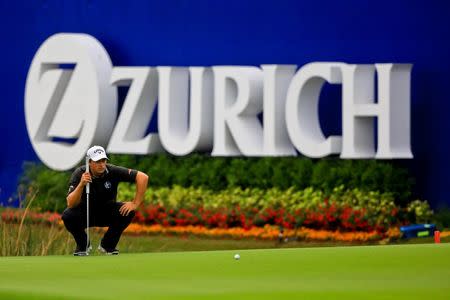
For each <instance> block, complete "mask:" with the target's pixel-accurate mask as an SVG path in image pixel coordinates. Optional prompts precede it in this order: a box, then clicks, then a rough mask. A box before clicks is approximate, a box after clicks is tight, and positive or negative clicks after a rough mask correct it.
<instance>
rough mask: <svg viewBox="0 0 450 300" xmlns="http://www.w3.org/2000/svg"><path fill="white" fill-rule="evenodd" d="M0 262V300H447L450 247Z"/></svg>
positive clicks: (20, 259) (340, 248)
mask: <svg viewBox="0 0 450 300" xmlns="http://www.w3.org/2000/svg"><path fill="white" fill-rule="evenodd" d="M236 252H237V251H209V252H206V251H205V252H176V253H147V254H121V255H119V256H91V257H72V256H47V257H2V258H0V299H358V300H359V299H433V300H435V299H448V297H449V295H450V244H426V245H398V246H364V247H330V248H302V249H274V250H241V251H239V254H240V256H241V259H240V260H235V259H234V258H233V256H234V254H235V253H236Z"/></svg>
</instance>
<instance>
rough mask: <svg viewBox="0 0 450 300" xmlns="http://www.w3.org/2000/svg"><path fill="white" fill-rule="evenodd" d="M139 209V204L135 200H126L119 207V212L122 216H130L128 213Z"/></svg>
mask: <svg viewBox="0 0 450 300" xmlns="http://www.w3.org/2000/svg"><path fill="white" fill-rule="evenodd" d="M136 209H137V205H136V204H134V203H133V202H124V203H123V205H122V206H121V207H120V208H119V213H120V214H121V215H122V216H128V214H129V213H130V212H132V211H135V210H136Z"/></svg>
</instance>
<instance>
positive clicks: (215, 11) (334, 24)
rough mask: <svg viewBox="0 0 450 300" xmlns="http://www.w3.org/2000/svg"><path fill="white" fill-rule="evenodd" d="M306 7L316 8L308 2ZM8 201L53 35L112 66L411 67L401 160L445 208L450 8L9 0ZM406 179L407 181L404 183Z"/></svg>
mask: <svg viewBox="0 0 450 300" xmlns="http://www.w3.org/2000/svg"><path fill="white" fill-rule="evenodd" d="M308 2H310V1H308ZM0 3H1V4H0V17H1V27H0V34H1V35H0V39H1V47H0V59H1V68H0V83H1V86H2V87H1V92H0V101H1V102H0V103H1V106H0V142H1V147H0V189H1V190H0V202H2V203H4V204H7V203H8V199H9V198H10V196H11V195H12V194H13V193H14V192H15V190H16V184H17V179H18V176H19V175H20V173H21V168H22V164H23V162H24V161H26V160H36V159H37V158H36V155H35V153H34V151H33V149H32V147H31V144H30V141H29V138H28V134H27V131H26V125H25V117H24V91H25V81H26V76H27V71H28V68H29V66H30V64H31V61H32V58H33V56H34V54H35V52H36V50H37V49H38V48H39V46H40V45H41V44H42V43H43V42H44V41H45V39H47V38H48V37H49V36H51V35H52V34H54V33H58V32H83V33H88V34H91V35H93V36H94V37H96V38H97V39H98V40H99V41H100V42H101V43H102V44H103V45H104V47H105V48H106V49H107V51H108V53H109V55H110V56H111V59H112V61H113V64H114V65H115V66H120V65H124V66H140V65H147V66H157V65H170V66H194V65H196V66H211V65H255V66H259V65H261V64H296V65H298V66H302V65H304V64H306V63H309V62H313V61H342V62H347V63H382V62H395V63H412V64H413V65H414V67H413V70H412V99H411V101H412V116H411V117H412V149H413V154H414V156H415V158H414V159H413V160H410V161H409V160H408V161H402V162H400V163H402V164H406V165H407V166H408V167H409V168H410V169H411V171H412V173H413V175H414V176H415V177H416V179H417V185H416V189H415V193H416V195H417V196H418V197H420V198H421V199H426V200H428V201H430V202H431V203H432V205H433V206H434V207H437V206H439V205H442V204H444V203H447V204H449V203H450V200H449V199H448V193H447V186H448V185H449V184H450V182H449V176H448V175H447V171H448V168H449V166H450V164H449V155H448V152H449V150H450V147H449V145H450V142H449V129H450V122H449V121H448V117H447V115H448V113H449V108H450V105H449V101H450V97H449V95H448V91H449V84H450V74H449V71H450V47H449V38H450V21H449V20H450V9H449V5H448V4H447V3H446V2H445V1H442V2H439V1H426V2H425V1H368V2H367V3H366V2H365V1H314V2H313V1H311V3H307V2H306V1H305V2H302V1H282V0H278V1H243V0H241V1H234V0H233V1H232V0H228V1H224V2H222V1H181V0H180V1H173V0H171V1H131V0H130V1H111V0H110V1H94V0H91V1H86V0H85V1H82V0H79V1H3V0H2V1H1V2H0ZM339 97H340V96H339V90H338V89H334V88H333V87H327V88H326V89H325V91H324V93H323V94H322V96H321V106H320V116H321V122H322V126H323V129H324V131H325V133H326V134H339V133H340V131H341V124H340V122H341V119H340V118H341V117H340V113H339V111H340V104H336V103H339V101H335V100H336V99H337V100H339ZM399 180H401V179H399Z"/></svg>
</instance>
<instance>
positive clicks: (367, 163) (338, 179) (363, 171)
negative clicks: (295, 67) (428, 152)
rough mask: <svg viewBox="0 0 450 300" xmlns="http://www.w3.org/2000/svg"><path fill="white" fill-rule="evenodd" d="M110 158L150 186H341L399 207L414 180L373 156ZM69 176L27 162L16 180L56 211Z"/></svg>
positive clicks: (40, 204) (218, 188)
mask: <svg viewBox="0 0 450 300" xmlns="http://www.w3.org/2000/svg"><path fill="white" fill-rule="evenodd" d="M110 162H111V163H113V164H116V165H122V166H126V167H130V168H135V169H138V170H141V171H143V172H146V173H147V174H149V175H150V185H149V186H150V188H159V187H172V186H175V185H178V186H181V187H185V188H187V187H199V188H200V187H201V188H203V189H207V190H211V191H222V190H225V189H230V188H243V189H245V188H254V189H261V190H266V189H272V188H277V189H279V190H287V189H293V190H297V191H300V190H304V189H306V188H308V187H311V188H313V189H314V190H318V191H321V192H323V193H324V195H330V194H331V193H332V192H333V189H334V188H336V187H339V186H345V188H346V189H350V190H351V189H358V190H360V191H363V192H369V191H373V192H379V193H390V194H391V195H392V197H393V199H394V201H395V203H396V205H400V206H402V207H405V206H406V205H407V203H409V202H410V201H411V199H410V198H411V190H412V186H413V183H414V180H413V178H412V177H411V176H410V175H409V173H408V171H407V169H405V168H402V167H401V166H397V165H396V164H395V163H394V162H385V161H377V160H341V159H335V158H331V159H321V160H313V159H308V158H304V157H264V158H242V157H210V156H208V155H202V154H192V155H189V156H185V157H175V156H171V155H168V154H155V155H149V156H134V155H110ZM70 174H71V171H67V172H58V171H54V170H51V169H48V168H47V167H46V166H44V165H42V164H40V163H35V162H27V163H25V164H24V172H23V175H22V177H21V180H20V182H21V186H25V187H27V188H30V187H31V188H33V189H34V190H38V191H39V192H38V194H37V196H36V199H35V205H37V206H38V207H40V208H41V209H42V210H51V211H59V212H61V211H62V210H63V209H64V207H65V205H66V203H65V197H66V193H67V184H68V180H69V177H70Z"/></svg>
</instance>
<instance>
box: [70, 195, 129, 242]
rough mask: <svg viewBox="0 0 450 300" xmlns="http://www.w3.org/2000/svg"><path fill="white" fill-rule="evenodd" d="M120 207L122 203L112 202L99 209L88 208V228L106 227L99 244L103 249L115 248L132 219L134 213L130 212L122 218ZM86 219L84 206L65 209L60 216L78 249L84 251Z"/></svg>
mask: <svg viewBox="0 0 450 300" xmlns="http://www.w3.org/2000/svg"><path fill="white" fill-rule="evenodd" d="M122 205H123V203H122V202H112V203H109V204H107V205H103V206H101V207H92V208H89V227H108V230H107V231H106V233H105V235H104V236H103V239H102V242H101V244H102V247H103V248H105V249H114V248H116V246H117V243H118V242H119V239H120V236H121V235H122V232H123V231H124V230H125V228H127V227H128V225H129V224H130V223H131V220H132V219H133V217H134V211H132V212H130V213H129V214H128V216H122V215H121V214H120V213H119V208H120V207H121V206H122ZM86 218H87V214H86V207H85V206H84V205H81V206H78V207H75V208H67V209H66V210H65V211H64V212H63V215H62V220H63V222H64V225H65V226H66V228H67V230H68V231H69V232H70V233H71V234H72V235H73V237H74V238H75V241H76V242H77V247H78V248H79V249H84V248H86V245H87V235H86V232H85V229H86V227H87V226H86Z"/></svg>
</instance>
